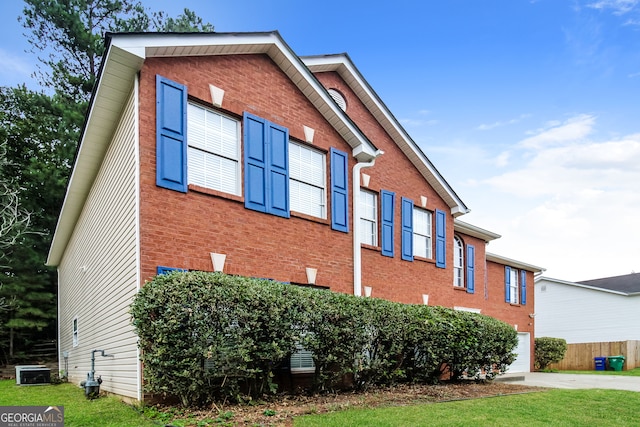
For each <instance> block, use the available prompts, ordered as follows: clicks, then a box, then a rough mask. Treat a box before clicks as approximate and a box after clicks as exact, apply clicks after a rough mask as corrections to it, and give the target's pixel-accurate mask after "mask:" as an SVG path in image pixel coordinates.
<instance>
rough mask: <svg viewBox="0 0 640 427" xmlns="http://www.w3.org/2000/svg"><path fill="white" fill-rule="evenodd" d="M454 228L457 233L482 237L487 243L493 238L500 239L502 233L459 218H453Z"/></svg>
mask: <svg viewBox="0 0 640 427" xmlns="http://www.w3.org/2000/svg"><path fill="white" fill-rule="evenodd" d="M453 230H454V231H455V232H456V233H462V234H466V235H467V236H473V237H477V238H478V239H482V240H484V241H485V243H489V242H490V241H492V240H495V239H499V238H500V237H502V236H501V235H499V234H497V233H494V232H493V231H489V230H485V229H484V228H480V227H478V226H476V225H473V224H469V223H468V222H464V221H460V220H459V219H458V218H454V220H453Z"/></svg>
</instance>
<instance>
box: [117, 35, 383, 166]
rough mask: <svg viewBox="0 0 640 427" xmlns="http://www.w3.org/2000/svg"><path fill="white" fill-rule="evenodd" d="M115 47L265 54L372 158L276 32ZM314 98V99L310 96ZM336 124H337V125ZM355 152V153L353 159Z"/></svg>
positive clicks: (149, 53) (121, 40)
mask: <svg viewBox="0 0 640 427" xmlns="http://www.w3.org/2000/svg"><path fill="white" fill-rule="evenodd" d="M113 37H114V42H113V43H114V44H117V46H118V47H120V48H122V49H124V50H127V51H129V52H131V53H132V54H135V55H142V57H143V58H147V57H176V56H206V55H227V54H228V55H242V54H259V53H263V54H266V55H268V56H269V57H270V58H271V59H272V60H273V61H274V62H275V63H276V65H278V66H279V67H280V69H281V70H282V71H283V72H284V73H285V74H287V76H288V77H289V79H290V80H291V81H292V82H293V83H294V84H295V85H296V86H298V88H299V89H300V90H301V92H302V93H303V94H305V96H306V97H307V99H309V101H311V103H312V104H314V106H315V107H316V108H317V109H318V111H319V112H320V113H321V114H323V115H324V116H325V119H327V121H328V122H329V123H331V124H332V125H333V127H334V128H335V129H336V130H337V131H338V133H340V134H341V136H342V137H343V138H344V140H345V141H346V142H347V143H348V144H349V145H350V146H351V148H352V149H353V150H354V152H357V153H358V154H360V155H361V156H362V157H363V158H364V159H368V158H373V156H375V153H376V151H377V150H376V148H375V146H373V144H372V143H371V142H370V141H369V140H368V139H367V137H366V136H365V135H364V134H363V133H362V132H361V131H360V130H359V129H358V128H357V127H356V126H355V125H354V124H353V122H352V121H351V119H350V118H349V117H348V116H347V115H346V113H345V112H344V111H342V110H341V109H340V108H339V107H338V106H337V105H336V103H335V101H334V100H333V99H332V98H331V96H330V95H329V94H328V93H327V92H326V90H325V88H324V86H322V85H321V84H320V83H319V82H318V81H317V80H316V78H315V77H314V76H313V74H312V73H311V72H310V71H309V69H308V68H307V67H306V65H305V64H304V63H303V62H302V61H301V60H300V58H299V57H298V56H297V55H296V54H295V53H294V52H293V51H292V50H291V48H290V47H289V46H288V45H287V44H286V43H285V42H284V40H283V39H282V37H280V35H279V33H278V32H275V31H274V32H268V33H187V34H175V35H172V34H157V33H156V34H146V35H144V34H143V35H136V34H115V35H114V36H113ZM310 95H314V96H310ZM336 122H337V123H339V125H337V126H336ZM355 155H356V153H354V156H355Z"/></svg>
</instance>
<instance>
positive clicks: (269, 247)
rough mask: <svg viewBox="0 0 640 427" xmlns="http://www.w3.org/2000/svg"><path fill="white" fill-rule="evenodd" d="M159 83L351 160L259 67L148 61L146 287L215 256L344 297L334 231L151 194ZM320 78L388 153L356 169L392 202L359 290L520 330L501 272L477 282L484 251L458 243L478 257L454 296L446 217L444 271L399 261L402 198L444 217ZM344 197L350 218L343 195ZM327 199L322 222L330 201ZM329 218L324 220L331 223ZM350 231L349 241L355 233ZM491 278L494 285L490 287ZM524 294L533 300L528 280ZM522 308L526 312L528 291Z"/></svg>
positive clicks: (396, 154)
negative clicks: (388, 247) (383, 243)
mask: <svg viewBox="0 0 640 427" xmlns="http://www.w3.org/2000/svg"><path fill="white" fill-rule="evenodd" d="M156 74H160V75H162V76H164V77H166V78H169V79H171V80H174V81H176V82H179V83H182V84H185V85H187V87H188V92H189V96H190V99H193V100H197V101H198V102H200V103H203V104H205V105H210V91H209V84H213V85H215V86H218V87H220V88H222V89H224V90H225V96H224V101H223V108H222V111H223V112H224V113H225V114H228V115H230V116H235V117H237V118H241V116H242V113H243V112H244V111H248V112H250V113H253V114H256V115H258V116H261V117H264V118H265V119H267V120H270V121H272V122H274V123H277V124H279V125H282V126H285V127H287V128H288V129H289V132H290V136H291V137H292V138H294V139H298V140H301V141H302V140H304V134H303V126H308V127H311V128H313V129H315V138H314V146H315V147H317V148H319V149H321V150H324V151H328V150H329V148H330V147H335V148H338V149H340V150H342V151H345V152H347V153H350V152H351V148H350V147H349V146H348V145H347V144H346V142H345V141H343V140H342V139H341V137H340V136H339V135H338V134H337V133H336V132H335V130H334V129H333V128H332V127H331V125H329V124H328V123H327V122H326V121H325V120H324V118H323V117H322V116H321V115H320V114H319V113H318V112H317V110H316V109H315V108H314V107H313V106H312V105H311V104H310V102H309V101H308V100H307V99H306V97H305V96H304V95H303V94H301V93H300V92H299V90H298V89H297V88H296V87H295V85H294V84H293V83H291V81H290V80H289V79H288V78H287V77H286V76H285V75H284V74H283V73H282V71H281V70H280V69H279V68H278V67H277V66H276V65H275V64H274V63H273V62H272V61H271V60H270V59H269V58H268V57H267V56H264V55H236V56H218V57H193V58H179V59H173V58H152V59H148V60H146V62H145V64H144V66H143V68H142V71H141V73H140V157H141V171H140V188H141V189H140V198H141V206H140V215H141V224H142V226H141V232H140V234H141V236H140V238H141V260H142V277H143V280H148V279H149V278H151V277H152V276H154V275H155V271H156V267H157V266H158V265H163V266H168V267H180V268H187V269H198V270H212V264H211V259H210V255H209V253H210V252H219V253H224V254H226V255H227V259H226V265H225V272H227V273H231V274H241V275H246V276H255V277H265V278H272V279H276V280H281V281H291V282H299V283H306V276H305V267H314V268H317V269H318V277H317V283H318V284H319V285H326V286H330V287H331V289H332V290H335V291H339V292H346V293H352V292H353V254H352V251H353V249H352V248H353V244H352V234H351V233H349V234H346V233H341V232H337V231H333V230H331V225H330V219H327V220H318V219H312V218H308V217H305V216H303V215H296V214H295V213H293V214H292V217H291V218H290V219H284V218H280V217H276V216H272V215H268V214H263V213H259V212H255V211H252V210H248V209H245V208H244V199H243V198H242V197H236V196H226V195H221V194H216V193H215V192H212V191H195V190H194V189H190V190H189V192H188V193H187V194H183V193H179V192H175V191H170V190H166V189H163V188H158V187H156V185H155V141H156V137H155V78H156ZM317 78H318V79H319V80H320V82H321V83H322V84H324V85H325V86H326V87H330V88H335V89H338V90H339V91H340V92H341V93H342V94H343V95H344V96H345V98H346V102H347V113H348V114H349V116H350V117H351V119H352V120H353V121H354V122H355V123H356V124H357V125H358V127H359V128H360V129H361V130H362V131H363V132H364V133H365V134H366V135H367V137H368V138H369V139H370V140H371V141H372V142H373V144H374V145H375V146H376V147H377V148H379V149H381V150H383V151H384V152H385V154H384V155H383V156H381V157H380V158H379V159H378V160H377V161H376V164H375V166H374V167H372V168H367V169H364V170H363V172H364V173H366V174H368V175H370V176H371V183H370V185H369V188H370V189H371V190H372V191H380V190H381V189H385V190H389V191H393V192H395V194H396V203H395V224H396V225H395V236H394V237H395V257H394V258H389V257H384V256H382V255H381V252H380V249H379V248H365V249H363V250H362V267H363V273H362V284H363V286H371V287H372V289H373V296H375V297H381V298H387V299H390V300H394V301H400V302H405V303H422V294H428V295H429V304H432V305H444V306H449V307H453V306H463V307H469V308H479V309H481V310H482V313H485V314H490V315H495V316H496V317H498V318H501V319H503V320H506V321H508V322H509V323H512V324H515V323H517V324H518V325H519V328H524V327H525V325H526V321H525V320H524V319H523V318H522V316H521V312H523V311H526V310H527V309H522V308H521V307H512V306H510V305H509V304H507V303H505V302H504V296H503V293H504V290H503V288H504V285H503V281H504V271H503V270H500V271H497V270H495V269H489V277H490V278H489V281H488V283H485V279H484V278H485V263H484V258H485V247H484V246H485V245H484V241H482V240H480V239H477V238H474V237H471V236H461V238H462V239H463V240H464V242H465V244H473V245H474V246H475V248H476V265H475V267H476V291H475V293H474V294H469V293H467V292H466V291H464V290H460V289H456V288H454V287H453V270H452V260H453V249H452V248H453V236H454V226H453V217H452V216H451V215H449V216H448V217H447V227H446V233H447V254H446V256H447V258H446V260H447V268H446V269H442V268H436V266H435V262H434V260H416V261H414V262H407V261H402V260H401V255H400V254H401V227H400V224H401V198H402V197H406V198H409V199H411V200H413V202H414V204H415V205H416V206H420V205H421V203H420V196H426V197H427V199H428V203H427V206H426V209H428V210H430V211H432V212H433V211H435V209H440V210H443V211H445V212H446V213H449V212H450V209H449V207H448V206H447V205H446V203H445V202H444V201H443V200H442V199H441V198H440V197H439V196H438V194H437V193H436V192H435V191H434V190H433V188H431V187H430V186H429V185H428V183H427V182H426V181H425V179H424V178H423V177H422V176H421V174H420V173H419V172H418V170H417V169H416V168H415V167H414V166H413V165H412V164H411V163H410V162H409V161H408V159H407V158H406V157H405V156H404V154H403V153H402V152H401V151H400V149H399V148H398V147H397V146H396V144H395V143H394V142H393V141H392V139H391V138H390V137H389V135H387V133H386V132H385V131H384V129H383V128H382V127H381V126H380V125H379V124H378V122H377V121H376V120H375V119H374V117H373V116H372V115H371V114H370V113H369V111H368V110H367V109H366V108H365V106H364V105H363V104H362V103H361V102H360V101H359V99H358V98H357V97H356V96H355V94H354V93H353V92H352V91H351V89H350V88H349V87H348V86H347V85H346V84H345V83H344V82H343V81H342V79H341V78H340V77H339V76H338V75H337V74H336V73H320V74H318V75H317ZM328 158H329V156H328V155H327V171H329V170H330V169H329V164H328V163H329V159H328ZM354 164H355V160H354V159H350V163H349V167H350V169H352V168H353V166H354ZM351 179H352V176H351V174H350V177H349V180H351ZM328 180H329V174H328V173H327V181H328ZM328 188H329V183H328ZM349 195H350V197H349V199H350V200H349V208H350V211H351V212H352V206H351V201H352V198H351V196H352V195H351V188H349ZM327 199H328V203H329V206H328V212H329V213H330V211H331V210H330V208H331V200H330V197H329V195H328V196H327ZM327 216H328V217H329V218H330V214H328V215H327ZM350 219H351V221H353V218H350ZM434 220H435V218H434ZM350 230H353V224H352V223H351V224H350ZM494 270H495V271H494ZM494 275H496V277H495V278H492V276H494ZM530 283H531V289H533V288H532V286H533V277H531V279H530ZM487 287H488V288H487ZM485 291H486V292H485ZM528 297H529V298H530V301H531V303H532V302H533V291H531V292H529V295H528ZM527 313H528V311H527ZM522 330H523V329H522Z"/></svg>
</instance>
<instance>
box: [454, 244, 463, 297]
mask: <svg viewBox="0 0 640 427" xmlns="http://www.w3.org/2000/svg"><path fill="white" fill-rule="evenodd" d="M453 286H455V287H456V288H464V242H463V241H462V239H461V238H460V237H458V236H453Z"/></svg>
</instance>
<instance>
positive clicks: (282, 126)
mask: <svg viewBox="0 0 640 427" xmlns="http://www.w3.org/2000/svg"><path fill="white" fill-rule="evenodd" d="M468 210H469V209H468V208H467V206H466V205H465V204H464V203H463V202H462V200H461V199H460V198H459V197H458V195H457V194H456V193H455V191H454V190H453V189H452V188H451V187H450V186H449V184H448V183H447V181H446V180H445V179H444V178H443V177H442V176H441V175H440V173H439V172H438V171H437V170H436V168H435V167H434V165H433V164H432V163H431V162H430V161H429V159H428V158H427V157H426V156H425V154H424V153H423V152H422V151H421V150H420V149H419V148H418V147H417V145H416V144H415V143H414V141H413V140H412V139H411V138H410V137H409V135H408V134H407V133H406V131H405V130H404V129H403V128H402V126H401V125H400V124H399V123H398V121H397V120H396V119H395V118H394V116H393V114H392V113H391V112H390V111H389V110H388V109H387V107H386V106H385V105H384V104H383V103H382V101H381V100H380V98H379V97H378V96H377V95H376V93H375V92H374V91H373V89H372V88H371V87H370V86H369V84H368V83H367V82H366V81H365V80H364V78H363V76H362V75H361V74H360V72H359V71H358V70H357V69H356V68H355V66H354V64H353V63H352V62H351V60H350V58H349V57H348V56H347V55H345V54H341V55H329V56H316V57H306V58H300V57H298V56H296V55H295V53H294V52H293V51H292V50H291V49H290V48H289V47H288V46H287V44H286V43H285V42H284V41H283V40H282V38H281V37H280V35H279V34H278V33H277V32H273V33H240V34H238V33H233V34H225V33H193V34H111V35H108V36H107V47H106V54H105V56H104V59H103V64H102V67H101V71H100V74H99V78H98V81H97V84H96V88H95V90H94V94H93V97H92V99H91V103H90V106H89V112H88V115H87V120H86V123H85V127H84V129H83V134H82V139H81V142H80V146H79V149H78V152H77V157H76V162H75V166H74V170H73V174H72V177H71V180H70V183H69V186H68V189H67V195H66V198H65V201H64V205H63V208H62V212H61V215H60V219H59V222H58V226H57V229H56V233H55V236H54V239H53V243H52V246H51V250H50V253H49V258H48V261H47V263H48V264H49V265H53V266H57V267H58V272H59V343H60V344H59V345H60V352H61V355H66V356H67V357H68V359H67V360H66V361H63V360H62V358H61V361H60V363H61V367H62V368H63V367H64V366H68V375H69V378H70V380H71V381H74V382H76V381H78V382H79V381H80V380H82V379H84V377H85V375H86V372H87V371H88V370H89V369H90V355H91V351H92V350H94V349H101V350H102V349H104V350H106V351H107V353H109V354H112V355H113V357H111V358H100V357H99V358H98V359H97V360H96V371H97V372H99V373H100V374H102V378H103V380H104V383H103V384H102V387H103V389H105V390H107V391H110V392H113V393H117V394H120V395H123V396H128V397H130V398H134V399H141V398H142V395H143V393H142V378H141V366H140V362H139V357H138V356H139V355H138V349H137V347H136V336H135V334H134V332H133V328H132V327H131V325H130V320H131V319H130V316H129V314H128V307H129V304H130V302H131V301H132V298H133V297H134V296H135V294H136V292H137V291H138V289H139V288H140V287H141V286H143V285H144V283H145V282H146V281H148V280H150V279H152V278H153V277H154V276H155V275H156V274H158V273H162V272H164V271H167V270H171V269H177V268H179V269H189V270H204V271H213V270H214V269H215V270H222V271H224V272H226V273H230V274H238V275H244V276H253V277H262V278H271V279H274V280H279V281H282V282H288V283H291V284H299V285H305V284H310V283H311V284H315V285H316V286H323V287H326V288H329V289H331V290H332V291H337V292H344V293H350V294H355V295H366V296H372V297H378V298H385V299H389V300H393V301H398V302H403V303H414V304H426V303H428V304H431V305H443V306H447V307H454V308H457V309H460V310H470V311H477V312H481V313H484V314H487V315H490V316H495V317H496V318H499V319H502V320H504V321H505V322H508V323H510V324H512V325H514V327H515V328H517V330H518V331H519V333H520V340H521V346H520V350H519V352H520V357H519V359H518V360H519V368H517V369H520V370H526V371H528V370H529V369H530V368H531V359H532V358H531V352H532V345H531V343H532V339H533V334H534V325H533V320H532V318H531V317H530V316H529V315H530V314H531V313H533V312H534V309H533V306H534V295H533V292H532V290H531V286H532V285H533V281H534V273H539V272H540V271H541V269H540V268H539V267H536V266H533V265H530V264H525V263H522V262H518V261H514V260H511V259H508V258H503V257H500V256H497V255H491V254H487V253H486V252H485V246H486V244H487V243H488V242H489V241H491V240H493V239H496V238H498V237H500V236H498V235H497V234H495V233H492V232H489V231H486V230H483V229H481V228H478V227H475V226H473V225H470V224H467V223H465V222H462V221H460V220H459V219H458V218H457V217H459V216H461V215H463V214H465V213H467V212H468ZM516 366H518V365H517V364H516ZM300 368H302V367H300ZM63 369H64V368H63Z"/></svg>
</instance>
